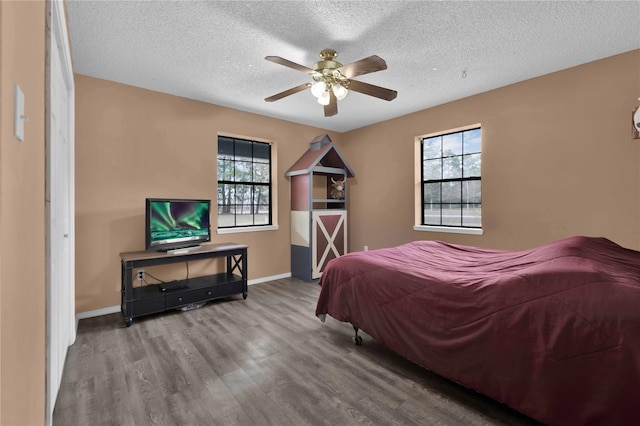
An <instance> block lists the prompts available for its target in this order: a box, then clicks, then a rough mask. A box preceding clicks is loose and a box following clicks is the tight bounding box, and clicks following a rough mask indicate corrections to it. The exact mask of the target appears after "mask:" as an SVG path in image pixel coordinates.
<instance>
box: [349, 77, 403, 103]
mask: <svg viewBox="0 0 640 426" xmlns="http://www.w3.org/2000/svg"><path fill="white" fill-rule="evenodd" d="M349 90H353V91H354V92H360V93H364V94H365V95H369V96H375V97H376V98H380V99H384V100H385V101H392V100H394V99H395V98H396V96H398V92H396V91H395V90H391V89H385V88H384V87H380V86H374V85H373V84H369V83H363V82H361V81H357V80H349Z"/></svg>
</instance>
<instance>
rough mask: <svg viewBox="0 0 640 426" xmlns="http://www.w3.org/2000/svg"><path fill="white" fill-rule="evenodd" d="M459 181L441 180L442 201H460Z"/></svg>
mask: <svg viewBox="0 0 640 426" xmlns="http://www.w3.org/2000/svg"><path fill="white" fill-rule="evenodd" d="M461 188H462V187H461V182H443V183H442V202H443V203H461V202H462V190H461Z"/></svg>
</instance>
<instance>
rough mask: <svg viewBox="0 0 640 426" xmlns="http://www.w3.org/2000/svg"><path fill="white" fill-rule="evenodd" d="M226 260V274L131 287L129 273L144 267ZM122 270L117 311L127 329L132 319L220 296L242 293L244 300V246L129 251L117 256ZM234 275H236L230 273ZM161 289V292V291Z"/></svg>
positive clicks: (228, 245) (245, 291) (245, 251)
mask: <svg viewBox="0 0 640 426" xmlns="http://www.w3.org/2000/svg"><path fill="white" fill-rule="evenodd" d="M216 257H226V258H227V269H226V272H223V273H219V274H214V275H206V276H202V277H194V278H188V279H186V280H179V281H172V282H170V283H162V284H149V285H145V286H140V287H133V270H134V269H136V268H142V267H144V266H154V265H166V264H169V263H177V262H187V261H194V260H204V259H211V258H216ZM120 261H121V267H122V298H121V305H120V307H121V310H122V315H124V321H125V324H126V325H127V327H129V326H130V325H131V323H132V322H133V319H134V318H136V317H140V316H143V315H149V314H155V313H158V312H164V311H167V310H169V309H175V308H180V307H183V306H188V305H191V304H195V303H200V302H206V301H208V300H213V299H218V298H221V297H227V296H232V295H234V294H242V297H243V298H245V299H246V298H247V294H248V287H247V246H246V245H244V244H235V243H224V244H206V245H201V246H199V247H192V248H189V249H186V250H176V251H174V252H161V251H133V252H125V253H120ZM234 272H237V273H234ZM163 290H164V291H163Z"/></svg>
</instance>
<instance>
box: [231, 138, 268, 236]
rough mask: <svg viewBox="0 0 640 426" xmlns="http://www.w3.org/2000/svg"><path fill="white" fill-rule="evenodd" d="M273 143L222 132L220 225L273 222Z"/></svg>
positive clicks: (242, 225) (236, 225)
mask: <svg viewBox="0 0 640 426" xmlns="http://www.w3.org/2000/svg"><path fill="white" fill-rule="evenodd" d="M271 194H272V185H271V144H269V143H267V142H257V141H251V140H246V139H238V138H233V137H227V136H218V228H241V227H250V226H268V225H272V208H271V206H272V199H271Z"/></svg>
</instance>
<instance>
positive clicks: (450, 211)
mask: <svg viewBox="0 0 640 426" xmlns="http://www.w3.org/2000/svg"><path fill="white" fill-rule="evenodd" d="M461 214H462V210H461V206H460V204H443V205H442V224H443V225H448V226H462V218H461Z"/></svg>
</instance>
